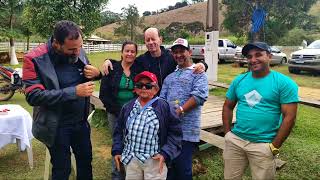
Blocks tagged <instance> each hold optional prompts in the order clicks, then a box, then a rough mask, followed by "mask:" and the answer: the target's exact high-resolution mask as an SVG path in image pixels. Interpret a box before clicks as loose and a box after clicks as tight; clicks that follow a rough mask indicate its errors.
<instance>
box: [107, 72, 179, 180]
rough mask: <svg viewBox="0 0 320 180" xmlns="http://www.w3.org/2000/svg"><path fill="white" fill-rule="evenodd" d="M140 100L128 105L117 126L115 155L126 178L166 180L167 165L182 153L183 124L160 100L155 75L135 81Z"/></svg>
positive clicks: (135, 79) (134, 100) (141, 74)
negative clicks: (123, 169)
mask: <svg viewBox="0 0 320 180" xmlns="http://www.w3.org/2000/svg"><path fill="white" fill-rule="evenodd" d="M134 81H135V89H134V91H135V92H136V93H137V95H138V98H136V99H133V100H131V101H129V102H128V103H127V104H125V105H124V106H123V108H122V110H121V112H120V115H119V117H118V120H117V121H116V124H115V130H114V133H113V145H112V155H113V156H115V161H116V165H117V169H118V170H120V163H122V164H124V166H125V169H126V179H166V176H167V167H166V164H167V163H169V162H170V161H171V160H172V159H174V158H175V157H177V156H178V155H179V153H180V151H181V139H182V130H181V123H180V120H179V119H178V117H177V115H176V113H175V111H174V110H173V109H171V108H170V106H169V104H168V103H167V102H166V101H165V100H163V99H159V98H158V97H157V96H156V94H157V93H158V91H159V86H158V80H157V77H156V75H155V74H153V73H151V72H148V71H143V72H142V73H140V74H138V75H137V76H136V77H135V78H134Z"/></svg>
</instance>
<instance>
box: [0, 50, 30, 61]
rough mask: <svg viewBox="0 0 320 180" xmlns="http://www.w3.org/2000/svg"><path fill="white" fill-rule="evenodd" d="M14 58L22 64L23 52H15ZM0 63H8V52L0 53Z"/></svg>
mask: <svg viewBox="0 0 320 180" xmlns="http://www.w3.org/2000/svg"><path fill="white" fill-rule="evenodd" d="M16 56H17V59H18V61H20V62H22V61H23V56H24V53H23V52H16ZM0 63H1V64H5V63H10V54H9V52H0Z"/></svg>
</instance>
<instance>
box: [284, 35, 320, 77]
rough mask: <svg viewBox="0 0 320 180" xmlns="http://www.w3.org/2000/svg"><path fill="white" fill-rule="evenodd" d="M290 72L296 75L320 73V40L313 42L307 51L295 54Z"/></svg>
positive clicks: (293, 54) (290, 61) (292, 55)
mask: <svg viewBox="0 0 320 180" xmlns="http://www.w3.org/2000/svg"><path fill="white" fill-rule="evenodd" d="M288 70H289V72H290V73H294V74H298V73H300V71H309V72H315V73H320V40H316V41H314V42H312V43H311V44H310V45H309V46H307V47H306V48H305V49H302V50H299V51H295V52H293V53H292V54H291V56H290V60H289V65H288Z"/></svg>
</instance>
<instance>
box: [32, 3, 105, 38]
mask: <svg viewBox="0 0 320 180" xmlns="http://www.w3.org/2000/svg"><path fill="white" fill-rule="evenodd" d="M107 2H108V0H95V1H92V0H81V1H79V0H70V1H65V0H55V1H52V0H29V1H28V3H27V6H28V7H29V11H31V12H32V13H31V23H32V25H33V27H34V29H35V30H36V32H37V33H39V34H40V35H41V36H43V37H49V36H50V35H51V34H52V30H53V27H54V25H55V23H56V22H58V21H60V20H71V21H74V22H75V23H77V24H78V25H79V26H80V27H81V28H82V31H83V32H84V34H86V35H89V34H90V33H91V32H92V31H94V30H95V29H96V28H97V27H99V26H100V24H101V16H100V12H101V10H102V9H103V7H104V5H106V3H107Z"/></svg>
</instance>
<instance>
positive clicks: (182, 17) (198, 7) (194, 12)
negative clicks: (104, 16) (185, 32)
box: [95, 2, 223, 39]
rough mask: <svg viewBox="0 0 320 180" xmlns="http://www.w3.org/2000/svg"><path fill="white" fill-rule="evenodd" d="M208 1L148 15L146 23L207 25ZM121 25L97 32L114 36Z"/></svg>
mask: <svg viewBox="0 0 320 180" xmlns="http://www.w3.org/2000/svg"><path fill="white" fill-rule="evenodd" d="M206 16H207V2H201V3H196V4H192V5H188V6H185V7H182V8H179V9H174V10H171V11H167V12H163V13H160V14H158V15H152V16H146V17H145V20H144V24H145V25H146V26H149V27H157V28H159V29H164V28H166V27H167V26H169V25H170V24H171V23H172V22H181V23H190V22H194V21H200V22H202V23H203V25H204V26H205V25H206ZM222 22H223V15H222V11H219V23H220V25H221V23H222ZM117 27H119V25H117V24H116V23H113V24H109V25H106V26H103V27H100V28H98V29H97V30H96V31H95V32H96V33H97V34H100V36H103V37H104V38H107V39H113V38H114V34H113V31H114V28H117Z"/></svg>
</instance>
